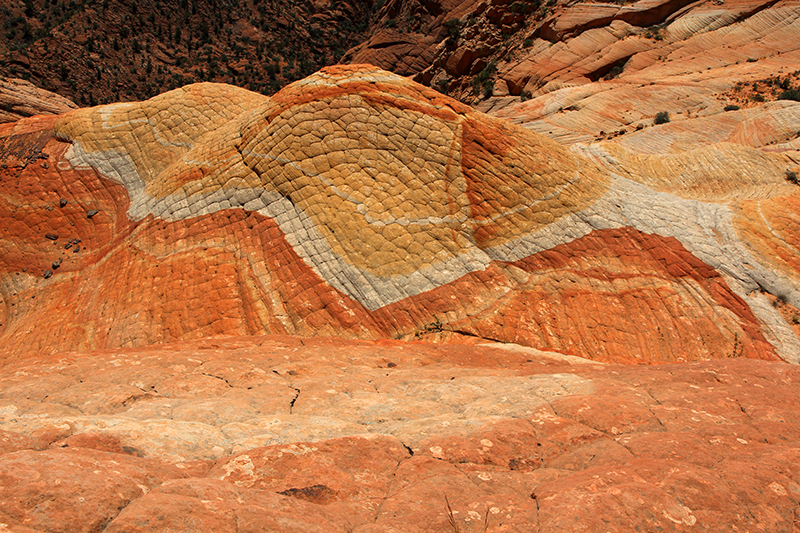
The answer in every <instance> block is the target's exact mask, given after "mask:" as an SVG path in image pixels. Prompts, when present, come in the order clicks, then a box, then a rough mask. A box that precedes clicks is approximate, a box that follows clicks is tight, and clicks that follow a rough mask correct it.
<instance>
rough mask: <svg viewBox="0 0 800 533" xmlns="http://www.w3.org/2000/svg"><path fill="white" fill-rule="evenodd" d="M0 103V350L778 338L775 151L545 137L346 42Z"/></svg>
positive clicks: (779, 352)
mask: <svg viewBox="0 0 800 533" xmlns="http://www.w3.org/2000/svg"><path fill="white" fill-rule="evenodd" d="M2 128H3V129H2V130H0V135H1V136H0V147H1V148H0V156H1V157H2V167H3V168H2V169H0V177H2V181H1V182H0V183H2V190H1V191H0V218H1V219H2V234H0V235H1V237H0V239H2V240H1V241H0V246H1V247H2V255H1V256H0V280H2V285H0V287H2V293H1V294H2V306H0V312H2V315H0V324H2V326H0V327H2V330H0V346H2V352H3V354H4V357H5V358H9V357H11V358H20V357H25V356H28V355H34V354H37V355H38V354H42V353H53V352H56V351H63V350H82V351H83V350H91V349H96V348H104V347H120V346H141V345H147V344H152V343H155V342H163V341H170V340H180V339H192V338H199V337H207V336H210V335H220V334H236V335H242V334H263V333H279V334H286V333H289V334H300V335H340V336H345V337H360V338H379V337H396V338H413V337H415V336H416V337H420V336H433V337H442V338H444V339H445V340H447V339H450V340H468V341H469V340H471V341H473V342H474V341H475V340H476V339H478V340H479V339H490V340H497V341H501V342H514V343H518V344H523V345H527V346H531V347H535V348H541V349H547V350H554V351H558V352H561V353H564V354H570V355H579V356H582V357H589V358H594V359H598V360H603V361H620V362H623V361H624V362H664V361H682V360H698V359H710V358H724V357H738V356H745V357H751V358H759V359H777V358H779V357H783V358H784V359H788V360H792V361H794V360H796V359H797V357H798V354H800V343H799V342H798V338H797V336H796V334H795V332H794V331H793V329H792V326H791V323H792V321H793V318H794V317H795V316H796V314H794V313H795V311H793V310H792V309H793V306H794V308H796V307H797V305H798V303H800V293H798V290H797V282H798V268H800V267H799V266H798V263H797V261H798V256H797V248H796V246H798V245H800V243H796V242H795V240H796V235H798V234H800V233H798V231H796V228H795V226H796V221H795V219H794V218H792V217H787V216H785V211H783V210H782V209H781V206H786V205H792V204H793V203H795V202H797V201H798V194H800V190H798V188H797V186H796V185H794V184H792V183H789V182H788V181H787V180H786V179H785V174H784V173H785V169H786V168H788V167H791V166H792V165H797V162H798V160H797V158H796V157H795V156H794V155H792V154H791V153H765V152H761V151H757V150H754V149H752V148H747V147H743V146H741V145H732V144H719V145H712V146H709V147H708V148H707V149H705V151H704V152H703V157H702V158H701V157H698V156H697V155H694V154H693V155H691V156H688V157H682V156H666V157H656V156H635V155H632V154H630V153H628V152H627V151H625V149H623V148H618V149H616V150H612V149H611V148H604V147H603V145H600V146H590V147H584V148H583V149H580V150H578V149H576V150H572V151H569V150H566V149H564V148H563V147H562V146H560V145H559V144H557V143H555V142H553V141H550V140H548V139H546V138H544V137H542V136H539V135H537V134H535V133H532V132H530V131H528V130H526V129H524V128H522V127H518V126H514V125H511V124H509V123H507V122H505V121H502V120H498V119H495V118H491V117H489V116H486V115H483V114H481V113H478V112H475V111H473V110H472V109H470V108H469V107H467V106H464V105H462V104H459V103H458V102H456V101H454V100H451V99H449V98H446V97H444V96H442V95H440V94H439V93H436V92H434V91H432V90H430V89H426V88H425V87H423V86H421V85H417V84H415V83H413V82H409V81H407V80H406V79H403V78H401V77H399V76H396V75H393V74H390V73H388V72H385V71H380V70H376V69H374V68H367V67H336V68H330V69H327V70H323V71H321V72H320V73H318V74H316V75H314V76H311V77H309V78H307V79H306V80H303V81H301V82H298V83H296V84H293V85H290V86H289V87H287V88H285V89H284V90H282V91H281V92H279V93H278V94H276V95H275V96H274V97H273V98H267V97H264V96H261V95H258V94H254V93H250V92H248V91H245V90H242V89H237V88H234V87H230V86H224V85H213V84H200V85H192V86H188V87H186V88H183V89H180V90H178V91H174V92H170V93H166V94H164V95H161V96H159V97H156V98H154V99H152V100H148V101H146V102H142V103H128V104H116V105H111V106H103V107H97V108H91V109H82V110H78V111H74V112H71V113H69V114H66V115H63V116H60V117H53V118H37V119H23V120H20V121H18V122H16V123H14V124H11V125H6V126H4V127H2ZM793 157H794V159H793ZM734 165H735V166H734ZM709 169H714V170H713V171H711V170H709ZM770 295H772V298H773V299H774V298H779V300H780V301H781V303H782V304H785V307H784V308H783V312H780V311H779V310H778V309H777V308H776V307H775V306H774V305H773V302H772V300H770ZM794 320H796V319H794Z"/></svg>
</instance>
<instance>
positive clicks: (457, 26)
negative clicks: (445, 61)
mask: <svg viewBox="0 0 800 533" xmlns="http://www.w3.org/2000/svg"><path fill="white" fill-rule="evenodd" d="M444 27H445V29H446V30H447V42H449V43H452V44H455V43H457V42H458V39H459V38H460V37H461V21H460V20H459V19H456V18H453V19H450V20H448V21H447V22H445V23H444Z"/></svg>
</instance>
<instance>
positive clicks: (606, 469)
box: [0, 336, 800, 533]
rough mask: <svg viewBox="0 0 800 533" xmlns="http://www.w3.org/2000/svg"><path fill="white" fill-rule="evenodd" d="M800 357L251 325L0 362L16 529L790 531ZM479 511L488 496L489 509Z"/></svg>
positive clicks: (1, 503) (798, 486)
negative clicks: (217, 334)
mask: <svg viewBox="0 0 800 533" xmlns="http://www.w3.org/2000/svg"><path fill="white" fill-rule="evenodd" d="M798 387H800V370H798V368H797V366H795V365H788V364H786V363H783V362H767V361H753V360H748V359H741V358H739V359H729V360H718V361H707V362H696V363H682V364H673V365H663V366H640V365H636V366H625V365H616V364H598V363H594V362H591V361H587V360H583V359H577V358H575V359H573V360H564V358H563V357H561V356H559V355H558V354H553V353H547V352H539V351H536V350H533V349H530V348H524V347H520V346H509V345H494V346H464V345H452V344H450V345H432V344H425V343H419V342H411V343H409V342H401V341H343V340H339V339H325V338H316V339H302V338H298V337H289V336H282V337H275V336H268V337H238V338H219V339H213V340H200V341H185V342H183V343H178V344H171V345H163V346H157V347H148V348H141V349H122V350H120V349H116V350H112V351H101V352H92V353H85V354H68V353H63V354H58V355H53V356H43V357H41V358H39V359H38V360H32V359H31V360H26V361H20V362H17V363H12V364H5V365H4V366H3V367H2V377H0V428H2V430H3V433H2V435H1V436H0V438H1V439H2V440H0V443H2V445H3V447H2V448H0V513H2V514H0V519H1V520H2V523H3V524H4V526H3V527H5V528H7V530H10V531H15V532H16V531H19V532H22V531H60V532H65V533H66V532H73V531H76V532H77V531H107V532H122V531H125V532H130V531H143V532H144V531H154V530H170V531H186V532H188V531H198V530H203V531H239V532H242V531H263V530H264V528H265V527H266V528H268V529H270V530H272V531H281V532H282V531H286V532H290V531H292V532H296V531H320V532H322V531H326V532H330V531H343V532H344V531H356V532H361V533H365V532H377V531H404V532H416V531H419V532H423V531H425V532H427V531H434V530H435V531H448V530H449V529H448V528H450V526H449V525H448V520H449V518H448V512H447V503H446V501H449V503H450V506H451V508H452V511H453V518H454V520H455V522H456V524H457V525H458V527H460V528H461V530H462V531H483V527H484V524H485V523H487V522H488V527H487V529H486V531H509V532H511V531H519V532H523V531H524V532H531V531H533V532H537V531H540V532H542V533H544V532H548V533H549V532H572V531H604V532H606V531H612V532H620V533H622V532H628V531H632V530H636V529H637V528H638V529H641V530H643V531H655V530H659V531H667V532H669V531H673V532H683V531H715V532H725V531H730V532H733V531H745V530H752V531H755V530H758V529H759V528H764V529H765V530H767V531H775V532H786V533H789V532H792V531H793V527H794V524H795V523H796V516H797V514H796V513H797V509H798V508H799V507H800V451H799V450H800V447H798V439H800V417H798V414H797V413H798V412H800V405H798V400H797V398H800V389H798ZM487 516H488V518H487Z"/></svg>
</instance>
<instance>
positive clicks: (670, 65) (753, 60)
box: [480, 0, 800, 154]
mask: <svg viewBox="0 0 800 533" xmlns="http://www.w3.org/2000/svg"><path fill="white" fill-rule="evenodd" d="M643 12H648V13H649V14H650V15H649V16H650V17H651V18H649V19H647V22H642V21H641V20H639V19H638V18H637V17H638V16H639V15H637V13H639V14H641V13H643ZM652 17H655V18H652ZM650 24H654V25H653V26H649V25H650ZM531 43H532V44H531V46H530V48H529V49H527V50H526V51H524V52H518V53H517V54H516V55H514V56H510V57H507V58H505V59H503V60H498V63H497V67H496V71H497V74H496V79H497V81H498V84H500V85H502V86H503V87H508V91H507V92H505V93H503V92H502V91H500V92H496V94H497V96H496V97H493V98H490V99H488V100H487V101H485V102H483V103H481V105H480V109H482V110H484V111H486V110H490V109H491V110H492V113H493V114H495V115H497V116H501V117H505V118H508V119H510V120H513V121H515V122H517V123H521V124H524V125H525V126H526V127H528V128H530V129H532V130H534V131H537V132H539V133H544V134H545V135H547V136H549V137H551V138H553V139H557V140H558V141H559V142H562V143H564V144H573V143H576V142H583V143H587V142H594V141H599V140H609V139H614V140H615V141H617V142H618V143H619V144H621V145H623V146H625V147H626V148H628V149H630V150H634V151H638V152H642V153H649V154H664V153H669V152H676V151H686V150H689V149H693V148H697V147H700V146H704V145H707V144H710V143H715V142H721V141H725V142H733V143H738V144H744V145H747V146H754V147H759V148H760V147H769V148H770V149H776V150H785V149H791V150H797V149H798V148H799V147H800V144H798V143H799V142H800V135H798V128H797V122H798V113H800V104H798V103H797V102H796V100H797V96H794V99H795V101H793V100H791V99H789V98H790V96H791V95H792V94H794V95H800V92H794V93H792V92H791V90H792V89H794V90H795V91H797V89H798V88H800V4H798V3H797V2H794V1H790V2H786V1H781V2H771V1H770V2H762V1H755V2H753V1H747V0H742V1H733V2H727V1H726V2H724V3H716V2H706V3H693V4H689V3H688V2H651V1H642V2H637V3H635V4H633V5H630V6H624V7H621V6H616V5H611V4H575V5H574V6H571V7H567V8H565V9H564V10H563V11H562V12H561V14H560V15H554V16H553V18H552V19H550V21H549V23H547V24H545V26H544V27H543V29H542V31H541V33H540V34H539V35H538V37H537V38H536V39H533V40H532V41H531ZM509 92H510V93H509ZM509 94H511V95H520V98H518V97H514V96H509ZM781 98H783V99H781ZM522 100H526V101H522ZM738 108H741V109H738ZM663 112H666V113H668V114H669V117H670V118H671V122H670V123H669V124H663V125H661V126H658V127H653V125H654V118H655V116H656V115H657V114H658V113H663Z"/></svg>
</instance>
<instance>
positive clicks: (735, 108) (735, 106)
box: [725, 104, 741, 111]
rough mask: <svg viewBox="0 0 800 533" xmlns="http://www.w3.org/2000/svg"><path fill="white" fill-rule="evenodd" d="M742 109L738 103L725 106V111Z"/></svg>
mask: <svg viewBox="0 0 800 533" xmlns="http://www.w3.org/2000/svg"><path fill="white" fill-rule="evenodd" d="M739 109H741V108H740V107H739V106H738V105H734V104H728V105H726V106H725V111H738V110H739Z"/></svg>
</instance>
